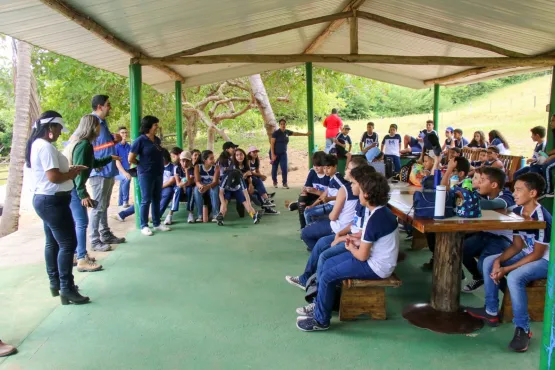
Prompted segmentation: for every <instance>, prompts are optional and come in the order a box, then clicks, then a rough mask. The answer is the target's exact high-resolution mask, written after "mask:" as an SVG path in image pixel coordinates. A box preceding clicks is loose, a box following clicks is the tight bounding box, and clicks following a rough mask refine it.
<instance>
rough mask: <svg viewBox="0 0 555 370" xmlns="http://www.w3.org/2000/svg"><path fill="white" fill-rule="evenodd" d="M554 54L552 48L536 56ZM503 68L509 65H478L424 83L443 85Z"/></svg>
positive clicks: (554, 51)
mask: <svg viewBox="0 0 555 370" xmlns="http://www.w3.org/2000/svg"><path fill="white" fill-rule="evenodd" d="M554 55H555V50H550V51H548V52H546V53H541V54H538V55H535V56H534V57H536V58H541V57H551V56H554ZM503 69H507V67H499V66H481V67H477V68H470V69H466V70H464V71H460V72H457V73H453V74H450V75H447V76H443V77H438V78H432V79H430V80H425V81H424V84H426V85H433V84H440V85H443V84H448V83H449V82H453V81H456V80H460V79H463V78H465V77H470V76H476V75H481V74H484V73H488V72H494V71H500V70H503Z"/></svg>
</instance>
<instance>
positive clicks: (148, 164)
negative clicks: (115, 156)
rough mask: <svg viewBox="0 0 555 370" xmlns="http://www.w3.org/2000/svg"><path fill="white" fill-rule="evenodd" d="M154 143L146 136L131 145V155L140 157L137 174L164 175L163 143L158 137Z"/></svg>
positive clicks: (140, 137)
mask: <svg viewBox="0 0 555 370" xmlns="http://www.w3.org/2000/svg"><path fill="white" fill-rule="evenodd" d="M154 141H155V142H156V143H153V142H152V141H151V140H150V139H149V138H148V137H147V136H146V135H144V134H143V135H141V136H139V137H138V138H137V139H136V140H135V141H134V142H133V145H131V153H134V154H136V155H137V156H138V157H139V165H138V166H137V172H138V174H139V175H162V174H163V173H164V157H163V156H162V147H161V146H160V144H161V141H160V139H159V138H158V137H157V136H156V137H155V138H154Z"/></svg>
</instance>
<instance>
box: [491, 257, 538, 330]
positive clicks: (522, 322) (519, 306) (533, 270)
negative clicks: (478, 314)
mask: <svg viewBox="0 0 555 370" xmlns="http://www.w3.org/2000/svg"><path fill="white" fill-rule="evenodd" d="M499 256H500V255H499V254H497V255H493V256H489V257H487V258H486V259H485V261H484V288H485V294H486V310H487V311H488V312H489V313H491V314H495V313H497V312H498V310H499V285H496V284H495V283H494V282H493V280H492V279H491V278H490V277H489V275H490V274H491V271H492V269H493V262H494V261H495V259H496V258H497V257H499ZM524 257H526V254H525V253H524V252H520V253H518V254H517V255H516V256H514V257H512V258H510V259H509V260H508V261H506V262H503V263H502V264H501V266H509V265H513V264H515V263H517V262H518V261H520V260H521V259H523V258H524ZM548 265H549V261H547V260H545V259H543V258H542V259H539V260H537V261H534V262H530V263H527V264H525V265H522V266H520V267H519V268H517V269H516V270H513V271H511V272H510V273H509V274H508V275H507V277H506V279H507V286H508V288H509V292H510V293H511V303H512V306H513V317H514V318H513V323H514V324H515V326H516V327H519V328H522V329H524V330H526V331H528V330H529V329H530V317H529V316H528V295H527V294H526V285H527V284H528V283H529V282H531V281H534V280H538V279H545V278H546V277H547V268H548Z"/></svg>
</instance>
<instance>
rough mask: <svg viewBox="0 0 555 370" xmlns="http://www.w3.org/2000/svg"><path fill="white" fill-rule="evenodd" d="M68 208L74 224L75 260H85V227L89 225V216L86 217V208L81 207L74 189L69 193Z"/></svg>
mask: <svg viewBox="0 0 555 370" xmlns="http://www.w3.org/2000/svg"><path fill="white" fill-rule="evenodd" d="M69 207H70V208H71V215H72V216H73V222H74V223H75V235H76V236H77V259H81V258H85V255H86V254H87V226H88V225H89V216H88V215H87V207H84V206H83V205H81V199H79V196H78V195H77V190H75V188H73V190H72V191H71V203H70V204H69Z"/></svg>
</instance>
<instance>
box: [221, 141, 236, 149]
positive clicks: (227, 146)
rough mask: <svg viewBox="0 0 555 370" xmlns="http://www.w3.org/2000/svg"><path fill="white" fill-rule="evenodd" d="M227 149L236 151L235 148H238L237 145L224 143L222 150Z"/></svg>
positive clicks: (229, 142)
mask: <svg viewBox="0 0 555 370" xmlns="http://www.w3.org/2000/svg"><path fill="white" fill-rule="evenodd" d="M229 148H233V149H236V148H239V145H235V144H233V143H232V142H231V141H226V142H225V143H224V146H223V150H228V149H229Z"/></svg>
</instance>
